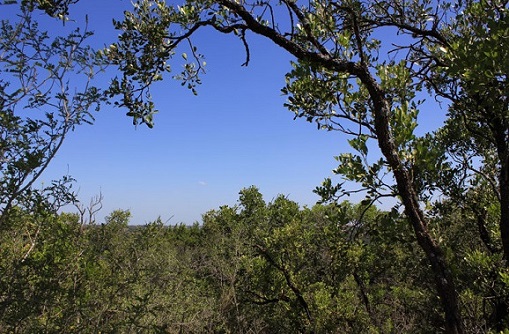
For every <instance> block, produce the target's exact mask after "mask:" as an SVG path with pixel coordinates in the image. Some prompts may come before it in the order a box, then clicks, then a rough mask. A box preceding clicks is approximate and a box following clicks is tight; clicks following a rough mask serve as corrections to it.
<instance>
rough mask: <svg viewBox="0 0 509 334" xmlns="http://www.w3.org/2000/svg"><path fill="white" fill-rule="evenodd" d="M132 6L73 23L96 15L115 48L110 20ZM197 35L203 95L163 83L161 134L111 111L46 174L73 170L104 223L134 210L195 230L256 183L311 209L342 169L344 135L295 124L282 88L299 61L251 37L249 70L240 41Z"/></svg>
mask: <svg viewBox="0 0 509 334" xmlns="http://www.w3.org/2000/svg"><path fill="white" fill-rule="evenodd" d="M129 6H130V2H128V1H125V0H124V1H117V0H108V1H104V0H82V1H81V2H80V3H79V4H78V5H77V7H75V8H74V9H73V11H72V17H73V18H75V19H76V20H77V21H81V22H83V19H84V15H85V12H88V13H89V27H90V29H91V30H95V31H96V37H95V41H96V42H98V43H104V44H109V43H110V41H111V40H112V39H114V37H115V36H116V34H117V32H115V31H114V30H113V28H112V25H111V19H112V17H117V18H119V17H121V15H122V10H123V8H126V7H127V8H128V7H129ZM77 23H79V22H77ZM69 24H71V25H72V24H73V23H72V22H71V23H69ZM197 37H198V39H197V40H196V41H197V43H196V44H197V46H198V47H199V51H200V52H201V53H203V54H205V57H206V61H207V68H206V70H207V74H206V75H204V76H203V77H202V81H203V84H202V85H201V86H199V87H198V96H194V95H193V94H192V93H191V92H190V91H188V90H187V89H185V88H183V87H181V86H180V83H179V82H176V81H174V80H171V78H169V77H168V78H167V79H166V80H165V81H163V82H162V83H160V84H158V85H157V86H156V87H155V89H154V91H153V96H154V101H155V103H156V105H157V108H158V109H159V110H160V113H159V114H157V115H156V117H155V127H154V128H153V129H148V128H147V127H146V126H138V127H134V126H133V125H132V120H131V119H130V118H128V117H127V116H125V111H124V110H119V109H114V108H112V107H110V106H105V107H103V109H102V110H101V111H100V112H99V113H96V114H95V116H96V122H95V124H94V125H84V126H81V127H79V128H77V129H76V131H75V132H73V133H71V134H70V135H69V136H68V138H67V140H66V142H65V143H64V145H63V147H62V148H61V150H60V151H59V153H58V156H57V157H56V158H55V160H54V161H53V163H52V165H51V166H50V168H49V169H48V171H47V173H46V175H45V176H44V177H45V178H47V179H51V178H56V177H58V176H61V175H63V174H66V173H69V174H70V175H71V176H73V177H74V178H76V180H77V183H76V185H75V188H76V189H77V190H79V192H78V194H79V198H80V200H81V201H83V202H84V203H85V204H86V203H87V202H88V201H89V199H90V198H91V197H92V196H94V195H97V194H98V193H99V192H101V193H102V195H103V196H104V200H103V209H102V211H101V212H100V214H99V215H98V217H97V218H98V222H101V221H102V220H103V218H104V216H106V215H108V214H109V213H110V212H111V211H112V210H115V209H129V210H130V211H131V213H132V216H133V218H132V220H131V223H133V224H144V223H147V222H150V221H153V220H154V219H156V218H157V217H158V216H161V218H162V220H163V221H168V222H169V223H172V224H174V223H188V224H190V223H193V222H195V221H201V214H203V213H205V212H206V211H208V210H210V209H215V208H218V207H219V206H221V205H225V204H227V205H233V204H235V203H236V200H237V198H238V192H239V190H241V189H242V188H244V187H249V186H251V185H256V186H257V187H259V188H260V190H261V192H262V193H263V194H264V197H265V199H266V200H271V199H272V198H274V197H275V196H277V195H278V194H284V195H288V196H289V198H290V199H292V200H295V201H297V202H299V203H300V204H302V205H313V204H314V203H315V202H316V201H317V200H318V197H317V196H316V195H315V194H313V193H312V190H313V189H314V188H315V187H316V186H318V185H320V184H321V182H322V181H323V179H324V178H325V177H329V176H332V172H331V171H332V169H334V168H335V167H337V166H336V161H335V160H334V156H335V155H338V154H340V153H342V152H345V151H347V150H349V149H348V144H347V142H346V139H347V138H346V137H345V136H343V135H341V134H340V133H334V132H326V131H318V130H317V128H316V125H315V124H311V123H307V122H305V121H304V120H303V119H298V120H293V114H292V113H291V112H289V111H287V110H286V109H285V108H284V107H283V103H284V102H285V99H286V97H284V96H282V95H281V92H280V89H281V88H282V87H283V86H284V74H285V73H286V72H287V71H288V70H289V69H290V62H289V61H290V60H291V58H290V57H289V56H288V55H287V54H286V53H285V52H284V51H283V50H281V49H279V48H277V47H276V46H274V45H272V44H271V43H269V42H267V41H264V40H263V39H261V38H258V37H256V36H254V35H253V34H250V35H248V42H249V43H250V45H251V63H250V65H249V66H248V67H241V64H242V63H243V62H244V61H245V55H244V49H243V46H242V44H241V43H240V41H238V40H237V39H236V38H234V37H232V36H224V35H219V34H218V33H216V32H214V31H211V30H204V31H203V32H201V33H200V34H199V35H198V36H197ZM176 72H178V71H176ZM100 80H103V79H100ZM69 209H70V208H69ZM170 218H171V219H170Z"/></svg>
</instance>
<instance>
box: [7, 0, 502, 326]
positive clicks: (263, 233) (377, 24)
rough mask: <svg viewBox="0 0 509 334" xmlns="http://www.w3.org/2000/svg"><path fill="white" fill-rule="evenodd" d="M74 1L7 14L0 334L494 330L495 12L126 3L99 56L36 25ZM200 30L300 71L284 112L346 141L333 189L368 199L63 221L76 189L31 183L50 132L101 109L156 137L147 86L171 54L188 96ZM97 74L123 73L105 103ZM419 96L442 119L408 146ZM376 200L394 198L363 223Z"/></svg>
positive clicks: (327, 190) (498, 143) (251, 199)
mask: <svg viewBox="0 0 509 334" xmlns="http://www.w3.org/2000/svg"><path fill="white" fill-rule="evenodd" d="M76 1H77V0H71V1H42V0H34V1H21V4H20V5H18V4H17V2H16V1H4V2H3V3H2V5H5V6H6V5H10V6H19V11H20V12H19V13H20V15H19V16H18V17H17V19H18V21H16V22H9V21H2V22H1V27H0V50H1V52H0V65H1V67H0V73H1V74H2V77H1V79H0V111H1V114H0V124H1V127H0V135H1V136H0V138H1V141H0V170H1V173H2V174H1V176H0V177H1V178H0V198H1V200H0V246H1V247H0V252H1V257H0V331H1V332H12V333H74V332H80V333H81V332H82V333H99V332H101V333H103V332H104V333H113V332H122V333H131V332H132V333H135V332H149V333H151V332H153V333H164V332H170V333H200V332H207V333H274V332H280V333H293V332H300V333H344V332H351V333H402V332H404V333H435V332H446V333H483V332H490V331H491V332H492V333H499V332H503V331H507V330H509V329H508V328H509V263H508V261H509V99H508V97H507V92H508V88H509V82H508V78H507V70H508V68H509V66H508V63H507V62H508V60H507V59H508V57H507V54H508V50H509V45H508V41H509V39H508V38H507V36H508V35H509V16H508V11H509V9H508V3H507V1H501V0H494V1H487V0H479V1H460V2H458V3H454V2H447V1H430V0H421V1H418V0H415V1H404V0H391V1H360V0H349V1H341V2H335V1H324V0H315V1H311V2H307V3H305V5H303V4H301V3H299V2H295V1H292V0H281V1H278V2H271V1H252V2H251V1H230V0H218V1H209V0H188V1H187V2H186V3H185V4H183V5H181V6H175V7H173V6H170V5H169V4H167V3H166V2H164V1H148V0H140V1H137V2H136V3H135V4H134V6H133V9H132V11H131V12H126V13H125V17H124V19H123V20H122V21H118V22H114V24H115V26H116V28H117V29H119V30H120V31H121V34H120V36H119V40H118V41H117V42H116V43H113V44H111V45H110V47H109V48H107V49H105V50H100V51H94V50H92V49H91V48H90V47H89V46H88V45H87V38H88V37H89V36H90V33H89V32H87V31H86V30H84V31H83V30H75V31H72V32H69V33H68V35H63V36H57V37H50V34H49V33H48V32H45V31H42V30H41V29H39V26H38V24H37V21H36V20H35V16H34V13H40V11H43V12H44V13H45V14H47V16H48V17H49V18H48V17H46V16H45V18H47V19H50V18H51V19H54V20H56V22H59V23H61V24H64V23H65V21H66V19H67V15H68V13H69V11H68V7H69V6H70V5H72V4H73V3H75V2H76ZM202 27H211V28H213V29H214V30H215V31H217V32H219V33H225V34H233V35H235V36H237V37H239V39H240V40H241V42H242V43H243V45H244V46H245V50H246V64H247V63H248V62H249V58H250V44H249V41H248V39H247V37H246V32H248V31H249V32H253V33H255V34H258V35H261V36H263V37H265V38H267V39H269V40H270V41H272V42H273V43H274V44H276V45H277V46H279V47H281V48H283V49H284V50H286V51H287V52H288V53H289V54H291V55H293V56H294V57H295V61H294V62H293V63H292V65H293V70H292V71H291V72H290V73H288V74H287V76H286V86H285V87H284V88H283V93H284V94H286V95H287V96H288V102H287V105H286V106H287V108H288V109H289V110H290V111H292V112H294V113H295V115H296V117H304V118H305V119H307V120H308V121H310V122H316V123H317V124H318V127H319V128H322V129H326V130H329V131H341V132H343V133H345V134H346V135H347V136H350V137H349V138H350V139H349V143H350V145H351V147H352V149H353V150H354V151H355V152H356V153H355V154H352V153H346V154H341V155H339V156H338V157H337V160H338V164H339V165H338V168H337V169H336V170H335V173H336V174H338V175H340V176H341V177H342V178H343V179H345V180H348V181H352V182H355V183H357V184H358V185H359V189H357V190H354V191H355V192H358V191H363V192H364V193H365V194H366V199H365V200H364V201H362V202H361V203H360V204H356V205H354V204H350V203H348V202H341V198H342V196H344V195H349V194H350V193H351V192H352V191H351V190H345V189H343V187H342V184H334V183H333V181H332V180H330V179H328V180H325V181H324V183H323V184H322V185H321V186H320V187H317V189H316V192H317V193H318V194H319V195H320V196H321V197H322V199H323V201H322V204H317V205H316V206H314V207H312V208H301V207H299V205H298V204H297V203H294V202H292V201H291V200H289V199H287V198H285V197H278V198H276V199H275V200H274V201H272V202H270V203H266V202H264V200H263V199H262V196H261V194H260V193H259V191H258V190H257V189H256V188H249V189H244V190H242V191H241V193H240V197H239V202H238V205H237V206H235V207H226V206H225V207H221V208H219V209H218V210H216V211H211V212H208V213H206V214H205V215H204V216H203V224H202V225H193V226H183V225H180V226H164V225H163V224H162V223H161V222H160V221H157V222H154V223H152V224H149V225H147V226H145V227H137V228H134V227H130V226H129V225H128V222H129V213H128V212H123V211H116V212H113V213H111V215H110V216H109V217H108V218H107V219H106V222H105V224H97V223H96V222H93V221H91V220H90V219H86V218H85V214H84V213H85V212H86V210H85V209H84V208H82V210H81V215H80V214H78V215H73V214H58V212H59V211H58V210H59V209H60V208H61V207H62V205H64V204H66V203H73V202H75V197H74V194H73V193H72V191H71V188H70V185H71V184H72V179H70V178H69V177H64V178H63V179H62V180H57V181H54V182H53V183H52V184H50V185H49V186H47V187H44V188H42V189H41V188H35V187H34V182H35V181H36V180H37V179H38V178H39V177H40V175H41V173H42V172H43V171H44V170H45V169H46V167H47V166H48V165H49V163H50V162H51V160H52V159H53V157H54V156H55V154H56V152H57V151H58V149H59V148H60V146H61V143H62V142H63V140H64V139H65V137H66V136H67V135H68V134H69V133H70V132H71V131H72V130H73V129H74V128H75V127H76V126H78V125H80V124H83V123H92V122H93V117H92V115H91V113H90V109H91V108H92V107H96V108H98V107H99V105H100V104H101V103H104V102H105V101H106V100H107V99H108V101H109V102H112V103H114V104H115V105H116V106H118V107H122V108H127V109H128V116H131V117H133V120H134V122H135V123H136V124H138V123H145V124H147V125H148V126H152V125H153V113H154V111H155V109H154V108H155V107H154V104H153V102H152V101H151V100H150V85H151V83H152V82H154V81H158V80H161V79H163V76H164V74H165V72H169V71H170V70H171V67H170V66H169V64H168V62H170V61H171V60H172V57H173V56H174V55H176V54H178V55H179V57H180V55H182V56H183V58H184V60H185V61H186V62H187V64H186V65H185V66H184V70H183V72H182V73H180V74H178V75H176V76H175V77H176V78H177V79H179V80H182V83H183V85H184V86H187V87H188V88H189V89H191V90H193V92H196V89H197V85H198V84H199V83H200V75H201V74H202V67H203V66H205V64H204V62H203V59H202V56H201V55H200V54H199V53H198V51H197V47H196V46H195V45H194V43H193V34H194V33H195V32H196V31H197V30H199V29H201V28H202ZM62 30H63V31H65V29H62ZM391 34H392V35H391ZM383 36H391V38H387V39H383V38H382V37H383ZM183 42H185V43H183ZM180 44H182V46H181V45H180ZM184 44H185V45H184ZM179 47H181V48H182V47H190V50H187V52H186V53H178V52H177V50H179ZM188 54H189V56H188ZM105 65H110V66H113V67H116V68H117V69H118V73H119V76H118V77H116V78H114V79H113V80H112V81H111V86H110V87H109V88H108V89H106V90H101V89H99V88H97V87H93V86H92V82H93V81H92V80H93V77H94V74H95V73H96V72H97V71H99V70H100V69H101V68H102V67H103V66H105ZM80 76H81V79H77V78H79V77H80ZM70 78H72V80H75V82H77V83H79V84H81V85H82V86H81V88H80V87H76V88H75V87H72V88H71V87H70V84H69V82H70ZM422 96H425V97H430V98H435V99H440V100H441V101H444V102H445V103H447V105H448V114H447V120H446V124H445V125H444V127H442V128H440V129H436V131H434V132H432V133H427V134H423V135H418V134H417V131H415V130H416V129H417V128H418V125H419V124H418V117H417V116H418V114H419V111H420V110H421V109H422V101H421V100H420V99H421V98H422ZM20 109H22V110H25V111H26V110H28V111H37V112H34V113H30V112H19V110H20ZM39 111H41V112H39ZM371 142H373V143H375V144H376V145H371ZM368 148H369V150H368ZM375 148H376V150H378V152H372V151H373V150H374V149H375ZM384 197H392V198H395V199H397V200H398V203H399V204H398V205H397V206H396V207H395V208H393V209H392V210H389V211H387V212H383V211H379V210H378V209H377V208H376V207H375V206H374V205H373V204H374V203H375V202H376V201H377V200H379V199H381V198H384ZM92 211H93V208H90V212H92ZM91 216H92V215H91Z"/></svg>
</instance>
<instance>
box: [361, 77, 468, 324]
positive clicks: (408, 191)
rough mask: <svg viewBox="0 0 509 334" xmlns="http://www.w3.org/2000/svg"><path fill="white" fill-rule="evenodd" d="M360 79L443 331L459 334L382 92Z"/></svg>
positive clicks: (455, 308)
mask: <svg viewBox="0 0 509 334" xmlns="http://www.w3.org/2000/svg"><path fill="white" fill-rule="evenodd" d="M360 79H361V80H362V81H363V83H364V84H365V85H366V87H367V89H368V90H369V93H370V96H371V98H372V100H373V105H374V114H375V131H376V135H377V138H378V145H379V147H380V149H381V151H382V154H383V155H384V156H385V158H386V159H387V162H388V164H389V166H390V167H391V168H392V170H393V173H394V177H395V179H396V183H397V188H398V192H399V194H400V196H401V200H402V202H403V205H404V207H405V213H406V215H407V217H408V219H409V220H410V223H411V225H412V228H413V230H414V233H415V235H416V237H417V242H418V244H419V246H420V247H421V248H422V250H423V251H424V253H425V254H426V257H427V259H428V261H429V262H430V264H431V269H432V271H433V274H434V279H435V285H436V289H437V293H438V296H439V297H440V300H441V303H442V308H443V310H444V313H445V331H446V333H451V334H460V333H463V332H464V330H463V323H462V320H461V315H460V309H459V303H458V297H457V291H456V287H455V284H454V280H453V276H452V273H451V271H450V270H449V267H448V265H447V261H446V260H445V256H444V253H443V251H442V249H441V248H440V246H439V245H438V244H436V243H435V241H434V240H433V238H432V237H431V235H430V233H429V231H428V229H427V222H426V219H425V218H424V214H423V212H422V210H421V209H420V207H419V201H418V196H417V193H416V191H415V188H414V185H413V181H412V179H411V178H410V176H409V173H408V171H407V170H406V169H405V167H404V166H403V164H402V162H401V160H400V158H399V156H398V153H397V152H398V151H397V147H396V145H395V144H394V139H393V135H392V133H391V129H390V122H389V117H390V108H389V103H388V101H387V99H386V97H385V94H384V92H383V91H382V90H381V89H380V88H379V86H378V84H377V83H376V81H375V80H374V79H373V78H372V77H371V75H370V74H369V71H368V70H367V69H366V70H365V74H364V75H363V76H362V77H361V78H360Z"/></svg>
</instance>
